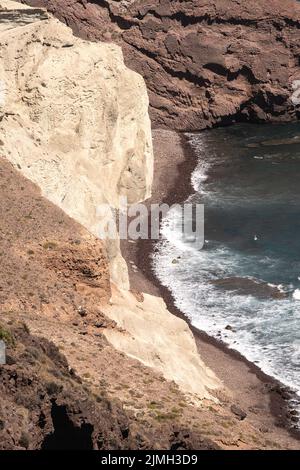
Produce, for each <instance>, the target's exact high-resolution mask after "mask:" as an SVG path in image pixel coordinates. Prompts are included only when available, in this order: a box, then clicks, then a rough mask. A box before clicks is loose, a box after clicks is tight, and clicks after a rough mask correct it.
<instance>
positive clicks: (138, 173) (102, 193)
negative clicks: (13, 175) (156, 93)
mask: <svg viewBox="0 0 300 470" xmlns="http://www.w3.org/2000/svg"><path fill="white" fill-rule="evenodd" d="M1 6H2V11H0V56H1V62H0V84H1V88H2V92H1V97H2V98H1V102H0V121H1V122H0V134H1V154H2V155H5V157H6V158H8V159H9V160H10V161H11V162H12V163H13V164H14V165H15V166H17V167H18V168H19V169H21V170H22V172H23V174H24V175H25V176H27V177H28V178H30V179H31V180H32V181H34V182H36V183H37V184H38V185H39V186H40V187H41V189H42V192H43V195H45V196H46V197H47V198H48V199H50V200H51V201H52V202H54V203H55V204H57V205H58V206H59V207H61V208H62V209H63V210H64V211H65V212H66V213H67V214H68V215H70V216H71V217H73V218H74V219H75V220H77V221H78V222H80V223H81V224H82V225H84V226H85V227H86V228H88V230H89V231H90V232H92V233H93V234H94V235H96V236H97V235H98V231H99V223H100V222H101V216H102V215H101V214H102V212H101V211H99V210H98V207H99V206H101V205H102V204H108V205H109V206H110V207H112V208H118V205H119V197H120V196H127V198H128V201H129V202H130V203H134V202H138V201H141V200H143V199H145V198H147V197H148V196H149V194H150V191H151V182H152V173H153V152H152V140H151V130H150V120H149V116H148V96H147V91H146V87H145V85H144V82H143V79H142V78H141V77H140V76H139V75H137V74H136V73H134V72H132V71H131V70H129V69H128V68H127V67H126V66H125V65H124V62H123V57H122V52H121V49H120V48H119V47H118V46H114V45H107V44H102V43H101V44H99V43H98V44H95V43H90V42H87V41H83V40H80V39H77V38H75V37H74V36H73V34H72V31H71V29H69V28H68V27H66V26H65V25H64V24H62V23H61V22H59V21H58V20H56V19H54V18H53V17H49V16H48V15H47V14H46V12H45V11H43V10H39V9H28V8H27V9H22V10H18V8H19V4H17V3H16V4H14V5H13V4H12V2H6V1H2V2H1ZM10 6H11V8H10V9H9V10H7V11H5V8H8V7H10ZM107 250H108V256H109V259H110V269H111V276H112V279H113V280H114V281H115V282H116V283H118V284H120V285H121V286H122V287H128V279H127V269H126V264H125V262H124V261H123V259H122V257H121V255H120V250H119V243H118V241H117V240H116V241H112V240H110V241H109V242H108V243H107Z"/></svg>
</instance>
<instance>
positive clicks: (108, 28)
mask: <svg viewBox="0 0 300 470" xmlns="http://www.w3.org/2000/svg"><path fill="white" fill-rule="evenodd" d="M25 2H26V3H29V4H31V5H43V6H45V7H46V8H47V9H48V10H49V11H51V12H53V13H54V14H55V15H57V16H58V17H59V18H60V19H62V20H63V21H65V22H66V23H67V24H68V25H70V26H71V27H72V28H73V30H74V32H75V34H77V35H80V36H82V37H86V38H89V39H93V40H99V39H101V40H107V41H113V42H117V43H119V44H120V45H122V47H123V51H124V55H125V60H126V63H127V65H128V66H129V67H130V68H132V69H133V70H136V71H138V72H139V73H141V74H142V75H143V77H144V78H145V80H146V83H147V87H148V90H149V96H150V103H151V117H152V121H153V124H154V125H155V126H157V127H160V126H168V127H171V128H173V129H180V130H192V129H203V128H206V127H211V126H213V125H216V124H224V123H229V122H234V121H286V120H293V119H297V118H299V114H300V109H299V89H300V68H299V58H300V4H299V3H298V2H296V1H295V0H259V1H257V0H249V1H245V0H214V1H209V2H207V1H205V0H189V1H186V2H182V1H180V0H172V1H171V0H152V1H151V2H149V1H147V0H129V1H125V0H124V1H115V0H53V1H52V0H51V1H50V0H25Z"/></svg>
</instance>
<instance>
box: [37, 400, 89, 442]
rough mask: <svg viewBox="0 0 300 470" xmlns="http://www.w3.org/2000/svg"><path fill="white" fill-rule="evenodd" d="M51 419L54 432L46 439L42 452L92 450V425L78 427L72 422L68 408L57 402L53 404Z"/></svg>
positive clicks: (84, 424)
mask: <svg viewBox="0 0 300 470" xmlns="http://www.w3.org/2000/svg"><path fill="white" fill-rule="evenodd" d="M51 417H52V422H53V427H54V431H53V433H51V434H49V435H48V436H46V437H45V439H44V441H43V443H42V445H41V449H42V450H92V449H93V441H92V433H93V431H94V428H93V426H92V425H91V424H86V423H83V424H81V426H80V427H76V426H75V425H74V423H73V422H72V421H71V420H70V418H69V416H68V413H67V408H66V406H59V405H57V404H56V402H55V400H53V402H52V408H51Z"/></svg>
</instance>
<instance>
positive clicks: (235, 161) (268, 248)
mask: <svg viewBox="0 0 300 470" xmlns="http://www.w3.org/2000/svg"><path fill="white" fill-rule="evenodd" d="M188 139H189V141H190V145H191V146H192V148H193V150H194V152H195V153H196V155H197V157H198V165H197V168H196V169H195V171H194V173H193V175H192V183H193V186H194V189H195V193H194V194H192V195H191V196H190V197H189V199H188V202H193V203H201V204H204V207H205V243H204V246H203V248H202V249H200V246H197V244H195V246H193V243H190V242H187V241H186V240H184V239H183V237H182V234H181V223H175V224H174V220H176V218H177V219H180V217H181V215H180V213H179V211H176V210H175V211H170V213H169V215H168V216H167V217H166V218H165V219H164V221H163V224H162V240H161V241H160V242H159V243H158V245H157V247H156V250H155V252H154V255H153V266H154V270H155V272H156V274H157V276H158V278H159V279H160V281H161V282H162V284H164V285H165V286H167V287H168V288H169V289H170V290H171V292H172V294H173V297H174V299H175V303H176V305H177V306H178V307H179V308H180V309H181V311H183V312H184V313H185V314H186V315H187V316H188V318H189V319H190V320H191V321H192V324H193V325H195V326H196V327H198V328H199V329H200V330H204V331H206V332H207V333H209V334H210V335H212V336H214V337H216V338H218V339H220V340H223V341H224V342H226V343H227V344H228V345H229V346H230V347H232V348H234V349H236V350H238V351H239V352H241V353H242V354H243V355H244V356H246V357H247V358H248V359H249V360H251V361H253V362H255V363H256V364H257V365H258V366H259V367H260V368H261V369H262V370H263V371H265V372H266V373H268V374H270V375H272V376H274V377H275V378H277V379H279V380H280V381H281V382H283V383H284V384H286V385H288V386H290V387H292V388H293V389H295V391H296V392H298V393H299V396H300V129H299V124H297V123H295V124H280V125H277V124H276V125H250V124H238V125H235V126H232V127H227V128H222V129H214V130H210V131H205V132H202V133H199V134H189V135H188ZM178 202H179V201H178Z"/></svg>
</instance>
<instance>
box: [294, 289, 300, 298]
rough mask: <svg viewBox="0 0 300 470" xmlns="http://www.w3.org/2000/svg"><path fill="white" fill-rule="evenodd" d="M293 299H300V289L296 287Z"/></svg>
mask: <svg viewBox="0 0 300 470" xmlns="http://www.w3.org/2000/svg"><path fill="white" fill-rule="evenodd" d="M293 299H295V300H300V289H296V290H295V291H294V292H293Z"/></svg>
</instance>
